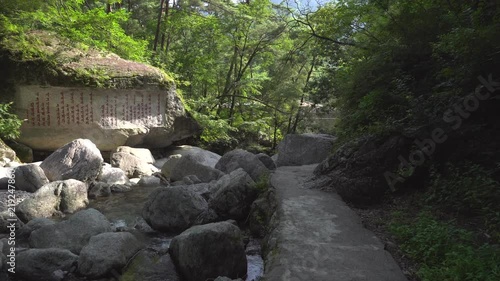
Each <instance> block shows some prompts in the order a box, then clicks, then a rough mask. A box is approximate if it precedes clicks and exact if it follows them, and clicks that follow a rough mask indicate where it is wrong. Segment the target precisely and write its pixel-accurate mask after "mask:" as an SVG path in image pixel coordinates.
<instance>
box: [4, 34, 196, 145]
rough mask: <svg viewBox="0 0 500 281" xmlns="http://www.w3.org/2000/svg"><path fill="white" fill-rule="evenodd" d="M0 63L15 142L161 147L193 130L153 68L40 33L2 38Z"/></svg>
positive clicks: (163, 77)
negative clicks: (16, 127) (16, 128)
mask: <svg viewBox="0 0 500 281" xmlns="http://www.w3.org/2000/svg"><path fill="white" fill-rule="evenodd" d="M0 63H1V64H2V66H4V67H2V70H0V85H2V87H0V99H1V101H3V102H5V101H14V106H15V109H16V113H17V114H18V115H19V117H20V118H21V119H24V120H25V122H24V124H23V126H22V127H21V138H20V140H19V141H20V142H21V143H24V144H26V145H28V146H30V147H32V148H33V149H37V150H55V149H57V148H58V147H60V146H62V145H64V144H65V143H68V142H70V141H72V140H73V139H76V138H82V137H84V138H88V139H90V140H92V141H93V142H94V143H95V144H96V145H97V146H98V148H99V149H101V150H103V151H111V150H114V149H115V148H116V147H117V146H120V145H130V146H144V147H151V148H154V147H165V146H168V145H170V144H171V143H172V142H174V141H178V140H181V139H183V138H187V137H190V136H193V135H194V134H196V133H198V131H199V126H198V125H197V123H196V122H195V121H194V120H193V119H191V118H190V117H189V116H188V114H187V113H186V111H185V109H184V106H183V104H182V101H181V99H180V98H179V96H178V95H177V93H176V91H175V84H174V83H173V80H172V79H171V78H169V77H168V75H166V74H165V73H164V72H162V71H161V70H160V69H158V68H155V67H152V66H149V65H146V64H142V63H137V62H132V61H127V60H124V59H122V58H120V57H118V56H117V55H115V54H111V53H103V52H100V51H97V50H95V49H90V48H87V47H85V46H76V45H75V44H72V43H70V42H67V41H65V40H63V39H61V38H59V37H57V36H56V35H54V34H51V33H48V32H41V31H36V32H31V33H29V34H26V35H23V36H19V37H10V38H3V40H2V42H1V43H0Z"/></svg>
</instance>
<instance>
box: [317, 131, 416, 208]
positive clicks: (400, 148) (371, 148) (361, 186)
mask: <svg viewBox="0 0 500 281" xmlns="http://www.w3.org/2000/svg"><path fill="white" fill-rule="evenodd" d="M411 146H412V143H411V140H410V139H408V138H405V137H403V136H390V137H375V136H364V137H361V138H359V139H356V140H353V141H350V142H348V143H346V144H345V145H343V146H341V147H340V148H339V149H338V150H337V151H336V152H335V153H334V154H333V155H331V156H330V157H328V158H327V159H326V160H324V161H323V162H322V163H321V164H320V165H318V167H316V169H315V170H314V174H315V175H316V176H317V177H318V178H319V180H318V181H316V182H317V183H318V184H317V187H320V188H323V189H327V190H328V189H333V190H335V191H336V192H337V193H338V194H339V195H340V196H341V197H342V199H344V200H345V201H347V202H350V203H354V204H371V203H376V202H378V201H379V200H380V199H382V197H383V196H384V194H385V193H386V192H387V191H389V190H390V185H389V183H388V182H387V180H386V178H385V175H386V173H387V172H392V171H396V170H398V167H399V164H400V159H399V157H400V155H408V154H409V152H410V149H411Z"/></svg>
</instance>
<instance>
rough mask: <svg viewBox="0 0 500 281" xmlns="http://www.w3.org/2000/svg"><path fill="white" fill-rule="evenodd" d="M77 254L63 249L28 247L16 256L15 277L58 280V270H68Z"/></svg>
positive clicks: (48, 280)
mask: <svg viewBox="0 0 500 281" xmlns="http://www.w3.org/2000/svg"><path fill="white" fill-rule="evenodd" d="M77 259H78V256H77V255H75V254H73V253H72V252H70V251H68V250H65V249H56V248H49V249H28V250H25V251H21V252H19V253H18V254H17V257H16V261H17V264H16V273H15V275H16V277H19V278H21V279H22V280H27V281H40V280H46V281H60V280H62V278H61V276H59V274H58V271H61V272H68V271H69V270H70V268H71V267H72V266H73V264H74V263H75V262H76V261H77Z"/></svg>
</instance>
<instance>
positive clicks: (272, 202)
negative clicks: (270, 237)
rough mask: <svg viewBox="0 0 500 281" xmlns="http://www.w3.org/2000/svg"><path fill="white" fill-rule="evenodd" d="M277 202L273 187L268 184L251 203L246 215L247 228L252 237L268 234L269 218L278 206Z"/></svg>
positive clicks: (261, 236) (262, 236)
mask: <svg viewBox="0 0 500 281" xmlns="http://www.w3.org/2000/svg"><path fill="white" fill-rule="evenodd" d="M277 202H278V201H277V199H276V192H275V189H274V187H272V186H269V187H268V189H267V190H266V191H264V192H262V193H261V194H260V195H259V197H258V198H257V199H256V200H255V201H254V202H253V203H252V207H251V208H250V215H249V216H248V228H249V229H250V233H252V235H253V236H254V237H258V238H264V236H266V235H267V234H268V230H269V229H268V227H269V225H271V218H272V216H273V215H274V212H275V211H276V208H277V207H278V205H277Z"/></svg>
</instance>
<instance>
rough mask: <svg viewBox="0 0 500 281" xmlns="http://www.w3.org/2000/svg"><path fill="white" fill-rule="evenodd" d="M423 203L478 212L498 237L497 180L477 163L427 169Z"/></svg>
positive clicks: (499, 189)
mask: <svg viewBox="0 0 500 281" xmlns="http://www.w3.org/2000/svg"><path fill="white" fill-rule="evenodd" d="M426 202H427V203H429V204H433V205H435V206H439V207H440V208H441V209H445V210H447V211H451V212H452V213H456V214H465V215H469V216H471V215H472V216H480V217H481V218H484V223H485V225H486V226H487V227H488V229H489V231H490V232H491V235H492V236H494V237H497V238H500V206H499V205H498V202H500V184H499V183H498V182H496V181H495V180H494V179H493V178H492V177H491V172H489V171H487V170H485V169H484V168H482V167H481V166H479V165H476V164H470V163H465V164H461V165H453V164H447V165H446V166H445V167H444V169H443V170H442V171H438V170H437V169H436V168H434V169H432V172H431V185H430V188H429V191H428V192H427V200H426Z"/></svg>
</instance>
